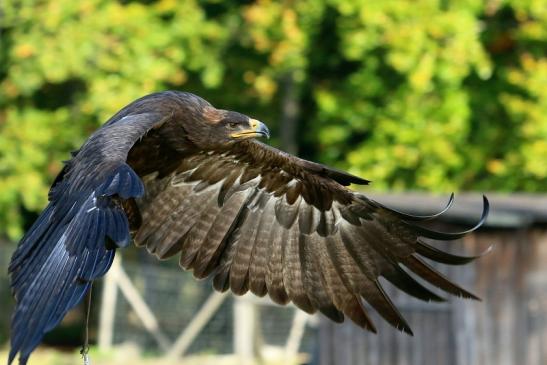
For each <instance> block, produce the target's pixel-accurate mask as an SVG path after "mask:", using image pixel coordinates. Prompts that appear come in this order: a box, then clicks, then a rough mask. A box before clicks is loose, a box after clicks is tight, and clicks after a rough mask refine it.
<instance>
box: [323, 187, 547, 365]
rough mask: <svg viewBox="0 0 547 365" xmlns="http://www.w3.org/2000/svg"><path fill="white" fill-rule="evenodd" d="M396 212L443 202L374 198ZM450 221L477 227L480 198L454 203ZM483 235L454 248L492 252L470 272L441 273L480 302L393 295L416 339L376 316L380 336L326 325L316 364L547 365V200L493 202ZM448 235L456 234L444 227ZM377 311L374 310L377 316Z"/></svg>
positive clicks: (468, 267)
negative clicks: (422, 299)
mask: <svg viewBox="0 0 547 365" xmlns="http://www.w3.org/2000/svg"><path fill="white" fill-rule="evenodd" d="M374 198H375V199H376V200H378V201H380V202H382V203H384V204H385V205H388V206H390V207H393V208H396V209H398V210H402V211H406V212H411V213H422V214H425V213H427V212H429V213H430V212H433V211H435V210H438V209H440V208H441V207H442V205H443V203H442V201H443V199H441V198H436V197H431V196H429V195H420V194H410V195H409V194H402V195H400V196H398V195H389V196H381V195H380V196H375V197H374ZM456 199H457V202H456V204H455V206H454V207H453V208H452V209H451V210H450V211H449V212H447V213H446V214H445V215H444V217H445V219H446V220H447V221H449V220H450V221H452V222H456V223H457V224H461V225H462V226H469V225H472V224H473V222H476V220H477V219H478V215H479V214H480V212H481V200H482V199H481V197H480V196H479V195H474V194H470V195H461V196H456ZM489 199H490V202H491V211H490V216H489V218H488V220H487V222H486V224H485V227H484V228H483V229H481V230H480V231H478V232H476V233H474V234H472V235H469V236H467V237H465V238H464V239H463V240H459V241H454V242H449V243H447V244H445V245H443V247H442V248H444V249H448V250H449V251H451V252H457V253H460V254H462V253H465V254H470V255H473V254H478V253H480V252H483V251H485V250H487V249H488V248H489V247H490V246H492V249H491V251H490V252H489V253H488V254H486V255H485V256H483V257H482V258H480V259H478V260H476V261H475V262H474V263H471V264H468V265H465V266H452V267H450V266H446V265H437V266H436V267H437V268H438V269H439V270H441V271H442V272H444V273H446V274H447V275H448V276H449V277H450V278H451V279H453V280H454V281H456V282H458V283H460V284H462V285H463V286H464V287H465V288H467V289H470V290H471V291H472V292H474V293H475V294H477V295H478V296H479V297H481V298H482V301H481V302H478V301H470V300H463V299H459V298H450V299H449V300H448V301H447V302H446V303H440V304H439V303H424V302H420V301H419V300H414V299H413V298H410V297H408V296H406V295H405V294H401V293H398V292H397V291H395V290H394V289H393V288H392V287H390V286H389V284H388V283H387V282H385V286H386V288H387V291H388V292H389V293H390V294H391V296H392V298H393V299H394V302H395V303H396V304H397V305H398V307H399V308H400V309H401V312H402V313H403V315H405V317H406V318H407V320H408V322H409V324H410V326H411V327H412V329H413V331H414V337H410V336H408V335H406V334H403V333H400V332H398V331H396V330H395V329H393V328H392V327H390V326H389V325H387V324H385V323H384V322H383V321H381V320H380V319H379V317H378V316H373V319H374V320H375V323H376V324H377V327H378V334H377V335H374V334H371V333H367V332H364V331H363V330H361V329H360V328H358V327H356V326H355V325H353V324H352V323H349V322H346V323H344V324H343V325H335V324H332V323H330V322H329V321H326V320H322V322H321V325H320V330H319V346H318V349H317V351H316V354H315V356H314V358H315V360H314V361H313V362H314V363H316V364H320V365H330V364H333V365H365V364H366V365H380V364H385V365H388V364H389V365H403V364H404V365H411V364H416V365H418V364H420V365H427V364H432V365H433V364H435V365H473V364H477V365H478V364H480V365H510V364H518V365H521V364H522V365H525V364H526V365H543V364H547V196H539V195H507V196H503V195H492V196H489ZM440 224H441V226H442V228H443V229H458V228H461V226H458V227H457V226H448V225H443V223H442V222H441V223H440ZM371 311H372V310H371Z"/></svg>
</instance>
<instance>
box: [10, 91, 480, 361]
mask: <svg viewBox="0 0 547 365" xmlns="http://www.w3.org/2000/svg"><path fill="white" fill-rule="evenodd" d="M256 137H269V131H268V129H267V127H266V126H265V125H264V124H263V123H261V122H259V121H257V120H255V119H251V118H249V117H247V116H245V115H243V114H240V113H237V112H232V111H226V110H221V109H217V108H215V107H213V106H212V105H211V104H210V103H208V102H207V101H205V100H203V99H202V98H200V97H198V96H196V95H193V94H190V93H184V92H176V91H167V92H161V93H156V94H152V95H148V96H145V97H143V98H141V99H138V100H136V101H134V102H133V103H131V104H129V105H128V106H126V107H125V108H124V109H122V110H121V111H119V112H118V113H117V114H116V115H114V116H113V117H112V118H111V119H110V120H109V121H108V122H107V123H106V124H105V125H103V126H102V127H101V128H100V129H99V130H97V131H96V132H95V133H94V134H93V135H92V136H91V137H90V138H89V139H88V140H87V141H86V142H85V143H84V145H83V146H82V147H81V148H80V149H79V150H78V151H77V152H75V153H74V154H73V157H72V159H71V160H70V161H68V162H67V163H66V165H65V167H64V168H63V170H62V171H61V173H60V174H59V175H58V176H57V178H56V180H55V182H54V183H53V186H52V187H51V190H50V193H49V204H48V206H47V207H46V208H45V209H44V211H43V212H42V214H41V215H40V217H39V218H38V219H37V221H36V222H35V223H34V225H33V226H32V227H31V229H30V230H29V231H28V232H27V233H26V235H25V236H24V237H23V239H22V240H21V242H20V243H19V246H18V247H17V250H16V251H15V253H14V255H13V257H12V260H11V263H10V266H9V273H10V277H11V287H12V291H13V294H14V297H15V300H16V302H17V304H16V307H15V311H14V313H13V317H12V324H11V351H10V354H9V359H8V363H11V362H12V361H13V360H14V358H15V357H16V355H17V354H19V358H20V362H21V364H25V363H26V362H27V360H28V357H29V356H30V354H31V352H32V351H33V350H34V349H35V348H36V347H37V346H38V344H39V343H40V341H41V339H42V337H43V335H44V334H45V333H46V332H48V331H50V330H51V329H53V328H54V327H55V326H57V325H58V324H59V322H60V321H61V320H62V318H63V317H64V315H65V314H66V313H67V312H68V310H70V309H71V308H73V307H74V306H75V305H77V304H78V303H79V302H80V301H81V300H82V298H83V296H84V295H85V294H86V292H87V291H88V289H89V287H90V284H91V282H92V281H93V280H95V279H97V278H99V277H101V276H103V275H104V274H105V273H106V272H107V271H108V269H109V267H110V265H111V264H112V260H113V259H114V254H115V251H116V249H118V248H121V247H126V246H127V245H128V244H129V243H130V242H131V240H133V242H134V243H135V244H136V245H137V246H145V247H146V248H147V250H148V251H149V252H150V253H152V254H154V255H156V256H157V257H158V258H161V259H163V258H167V257H170V256H173V255H176V254H179V255H180V265H181V266H182V267H183V268H184V269H187V270H192V271H193V274H194V275H195V276H196V277H198V278H204V277H208V276H213V277H214V279H213V284H214V287H215V289H217V290H220V291H226V290H228V289H230V290H231V291H233V292H234V293H235V294H243V293H246V292H247V291H249V290H250V291H251V292H252V293H254V294H256V295H258V296H264V295H266V294H268V295H269V296H270V298H271V299H272V300H273V301H275V302H276V303H279V304H286V303H288V302H293V303H294V304H295V305H296V306H297V307H299V308H300V309H302V310H304V311H306V312H308V313H313V312H315V311H317V310H318V311H320V312H322V313H323V314H324V315H326V316H327V317H328V318H330V319H332V320H333V321H336V322H342V321H343V320H344V317H345V316H347V317H349V318H350V319H351V320H352V321H353V322H355V323H356V324H358V325H359V326H361V327H363V328H366V329H368V330H370V331H375V330H376V329H375V326H374V324H373V323H372V321H371V319H370V318H369V316H368V314H367V312H366V310H365V309H364V307H363V302H362V301H363V300H365V301H366V302H368V303H369V304H370V306H371V307H373V308H374V309H375V310H376V311H377V312H378V313H379V314H380V315H381V316H382V317H383V318H384V319H385V320H386V321H388V322H389V323H390V324H392V325H393V326H395V327H397V328H398V329H400V330H402V331H405V332H407V333H411V330H410V327H409V325H408V324H407V322H406V321H405V320H404V318H403V317H402V316H401V314H400V313H399V311H398V310H397V309H396V308H395V306H394V305H393V303H392V302H391V301H390V299H389V298H388V297H387V295H386V294H385V293H384V291H383V289H382V286H381V285H380V283H379V281H378V278H379V277H380V276H382V277H384V278H386V279H387V280H388V281H390V282H391V283H393V284H394V285H395V286H396V287H398V288H399V289H401V290H403V291H405V292H406V293H408V294H410V295H412V296H414V297H417V298H420V299H423V300H426V301H430V300H433V301H442V300H443V299H442V298H441V297H439V296H438V295H437V294H435V293H433V292H432V291H431V290H429V289H428V288H426V287H425V286H424V285H422V284H420V283H419V282H418V281H416V280H415V279H414V278H413V275H411V274H409V273H408V272H407V270H406V269H408V270H409V271H410V272H412V273H414V274H415V275H416V276H418V277H421V278H422V279H424V280H425V281H427V282H429V283H431V284H432V285H434V286H436V287H438V288H440V289H442V290H444V291H446V292H448V293H450V294H454V295H457V296H462V297H466V298H476V297H475V296H474V295H473V294H471V293H469V292H468V291H466V290H465V289H463V288H461V287H459V286H458V285H456V284H454V283H453V282H451V281H450V280H448V279H447V278H446V277H444V276H443V275H442V274H440V273H438V272H437V271H435V270H434V269H433V268H432V267H431V266H429V265H428V264H427V263H426V262H425V261H424V260H423V259H422V257H425V258H428V259H431V260H434V261H437V262H441V263H446V264H453V265H459V264H465V263H467V262H469V261H471V260H472V259H473V258H474V257H461V256H455V255H452V254H449V253H446V252H443V251H440V250H438V249H437V248H435V247H433V246H431V245H429V244H427V243H425V242H424V241H423V240H421V238H422V237H425V238H432V239H437V240H452V239H456V238H459V237H461V236H463V235H464V234H466V233H468V232H470V231H472V230H474V229H476V228H477V227H479V226H480V225H482V223H483V222H484V220H485V219H486V216H487V214H488V201H487V200H486V198H485V199H484V210H483V214H482V218H481V220H480V221H479V223H478V224H477V226H475V227H474V228H472V229H470V230H468V231H466V232H459V233H443V232H436V231H431V230H428V229H425V228H423V227H422V226H419V225H416V222H419V221H424V220H427V219H433V218H435V217H437V216H438V215H433V216H413V215H407V214H404V213H401V212H397V211H395V210H392V209H389V208H387V207H385V206H383V205H381V204H380V203H378V202H375V201H373V200H371V199H369V198H367V197H366V196H364V195H363V194H360V193H358V192H354V191H352V190H350V189H349V188H348V187H347V186H348V185H350V184H367V183H368V181H367V180H364V179H361V178H359V177H356V176H353V175H350V174H348V173H345V172H343V171H339V170H336V169H332V168H329V167H326V166H323V165H320V164H317V163H314V162H310V161H306V160H302V159H300V158H297V157H295V156H291V155H289V154H287V153H284V152H282V151H279V150H277V149H275V148H272V147H270V146H268V145H265V144H262V143H260V142H258V141H257V140H256V139H255V138H256ZM451 203H452V198H451V199H450V202H449V205H448V206H447V208H448V207H449V206H450V204H451ZM445 210H446V209H445ZM443 212H444V211H443ZM443 212H441V213H443ZM405 268H406V269H405Z"/></svg>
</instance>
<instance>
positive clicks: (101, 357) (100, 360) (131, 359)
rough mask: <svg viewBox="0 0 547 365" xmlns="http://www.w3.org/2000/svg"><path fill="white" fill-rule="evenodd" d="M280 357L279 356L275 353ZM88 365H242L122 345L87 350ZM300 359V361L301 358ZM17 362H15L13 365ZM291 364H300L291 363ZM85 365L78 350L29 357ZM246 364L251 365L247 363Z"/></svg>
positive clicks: (38, 363)
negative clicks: (168, 356)
mask: <svg viewBox="0 0 547 365" xmlns="http://www.w3.org/2000/svg"><path fill="white" fill-rule="evenodd" d="M278 355H279V354H278ZM7 357H8V349H7V348H2V349H0V363H2V362H3V361H5V360H4V359H7ZM268 357H271V359H267V360H265V359H263V360H262V361H260V362H256V363H255V364H256V365H258V364H260V365H282V364H283V365H288V364H291V362H290V361H289V362H287V361H286V359H284V358H283V357H281V356H275V355H274V356H268ZM89 359H90V365H241V361H240V360H239V359H238V358H237V357H235V356H234V355H230V354H228V355H212V354H201V355H192V356H188V357H184V358H182V359H180V360H173V359H163V358H159V357H157V356H152V355H147V354H142V353H141V352H140V351H139V349H138V348H137V347H136V346H134V345H121V346H117V347H116V348H114V349H113V350H112V351H109V352H100V351H98V350H97V349H96V348H91V349H90V351H89ZM301 360H303V359H301ZM15 363H16V362H15ZM292 363H293V364H296V363H302V361H300V362H296V361H295V362H292ZM78 364H82V365H84V361H83V359H82V356H81V355H80V354H79V351H76V350H75V351H60V350H58V349H54V348H47V347H40V348H38V349H37V350H36V351H35V352H34V353H33V354H32V356H31V357H30V360H29V362H28V365H78ZM247 365H254V364H253V363H248V364H247Z"/></svg>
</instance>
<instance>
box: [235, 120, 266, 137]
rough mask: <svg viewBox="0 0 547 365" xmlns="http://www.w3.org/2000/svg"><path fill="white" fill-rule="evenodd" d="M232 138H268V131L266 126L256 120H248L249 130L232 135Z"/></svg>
mask: <svg viewBox="0 0 547 365" xmlns="http://www.w3.org/2000/svg"><path fill="white" fill-rule="evenodd" d="M230 136H231V137H232V138H238V139H247V138H255V137H266V138H270V130H269V129H268V127H266V124H264V123H262V122H260V121H258V120H256V119H249V129H244V130H242V131H239V132H235V133H232V134H231V135H230Z"/></svg>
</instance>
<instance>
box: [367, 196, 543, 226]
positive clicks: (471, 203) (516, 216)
mask: <svg viewBox="0 0 547 365" xmlns="http://www.w3.org/2000/svg"><path fill="white" fill-rule="evenodd" d="M485 195H486V196H487V198H488V200H489V202H490V214H489V216H488V219H487V221H486V224H485V226H486V227H492V228H493V227H500V228H519V227H526V226H530V225H545V224H547V194H526V193H514V194H501V193H487V194H485ZM367 196H369V197H371V198H372V199H374V200H376V201H378V202H380V203H382V204H384V205H386V206H388V207H390V208H394V209H397V210H400V211H403V212H407V213H411V214H432V213H435V212H438V211H440V210H442V209H443V208H444V207H445V206H446V204H447V202H448V199H449V197H450V196H449V194H446V195H444V196H441V195H433V194H428V193H420V192H402V193H392V194H387V193H382V194H380V193H376V194H374V193H372V194H367ZM481 212H482V195H481V194H479V193H458V194H456V195H455V201H454V204H453V205H452V207H451V208H450V209H449V210H448V211H447V212H446V213H444V214H443V215H442V216H441V217H440V218H439V219H440V220H442V219H443V218H444V219H447V220H448V219H449V220H451V221H456V222H458V223H462V224H473V222H477V221H478V220H479V218H480V215H481Z"/></svg>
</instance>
